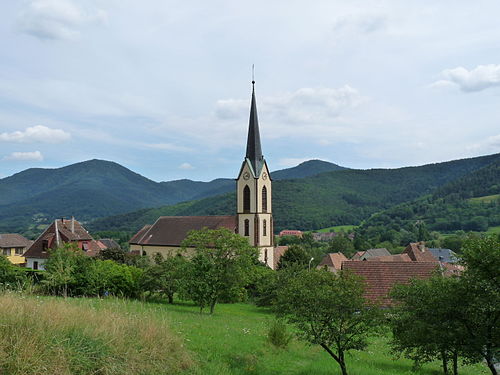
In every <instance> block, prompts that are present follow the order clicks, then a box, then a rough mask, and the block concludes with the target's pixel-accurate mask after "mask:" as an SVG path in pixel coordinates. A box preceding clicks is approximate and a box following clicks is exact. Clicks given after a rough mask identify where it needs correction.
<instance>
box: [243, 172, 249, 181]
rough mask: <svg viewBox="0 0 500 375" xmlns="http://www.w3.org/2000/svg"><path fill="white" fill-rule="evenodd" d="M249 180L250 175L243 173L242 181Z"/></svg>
mask: <svg viewBox="0 0 500 375" xmlns="http://www.w3.org/2000/svg"><path fill="white" fill-rule="evenodd" d="M249 178H250V173H248V172H245V173H243V179H245V180H248V179H249Z"/></svg>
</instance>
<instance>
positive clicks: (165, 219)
mask: <svg viewBox="0 0 500 375" xmlns="http://www.w3.org/2000/svg"><path fill="white" fill-rule="evenodd" d="M237 225H238V223H237V221H236V216H161V217H159V218H158V219H157V220H156V222H155V223H154V224H153V225H146V226H144V227H143V228H142V229H141V230H140V231H139V232H137V234H135V235H134V237H132V238H131V239H130V241H129V244H130V251H134V252H137V251H138V252H139V254H141V255H150V256H153V255H154V254H157V253H158V254H161V255H162V256H163V257H164V258H166V257H169V256H175V255H177V254H179V253H180V252H181V251H182V249H181V248H182V241H183V240H184V239H185V238H186V237H187V235H188V233H189V232H190V231H192V230H200V229H203V228H208V229H218V228H226V229H229V230H230V231H232V232H233V233H236V229H237Z"/></svg>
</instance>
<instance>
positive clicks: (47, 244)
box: [42, 240, 49, 251]
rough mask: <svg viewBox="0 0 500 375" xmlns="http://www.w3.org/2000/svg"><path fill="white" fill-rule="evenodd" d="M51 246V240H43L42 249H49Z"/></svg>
mask: <svg viewBox="0 0 500 375" xmlns="http://www.w3.org/2000/svg"><path fill="white" fill-rule="evenodd" d="M48 248H49V240H43V241H42V251H47V249H48Z"/></svg>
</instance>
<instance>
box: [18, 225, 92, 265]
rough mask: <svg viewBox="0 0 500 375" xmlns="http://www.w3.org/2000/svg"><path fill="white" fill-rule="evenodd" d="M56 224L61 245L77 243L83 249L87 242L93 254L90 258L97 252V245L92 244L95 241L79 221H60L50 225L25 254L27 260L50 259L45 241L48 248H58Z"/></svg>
mask: <svg viewBox="0 0 500 375" xmlns="http://www.w3.org/2000/svg"><path fill="white" fill-rule="evenodd" d="M56 222H57V231H58V232H59V238H60V243H61V244H62V243H67V242H75V243H77V244H78V245H79V247H80V248H81V246H82V243H83V242H87V244H88V248H89V249H90V250H91V253H89V255H90V256H92V255H93V252H94V251H97V248H96V247H95V246H96V244H93V243H92V242H94V239H93V238H92V236H91V235H90V234H89V233H88V232H87V231H86V230H85V228H84V227H83V226H82V225H81V224H80V223H79V222H78V221H76V220H71V219H70V220H65V219H59V220H56V221H55V222H53V223H52V224H51V225H49V227H48V228H47V229H45V231H44V232H43V233H42V234H41V235H40V237H38V238H37V239H36V240H35V242H34V243H33V244H32V245H31V246H30V248H29V249H28V250H27V251H26V252H25V253H24V256H25V257H26V258H41V259H45V258H48V257H49V253H48V252H47V251H43V241H47V245H48V246H47V247H48V248H49V249H55V248H56V247H57V236H56Z"/></svg>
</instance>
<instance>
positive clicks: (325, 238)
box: [312, 232, 338, 241]
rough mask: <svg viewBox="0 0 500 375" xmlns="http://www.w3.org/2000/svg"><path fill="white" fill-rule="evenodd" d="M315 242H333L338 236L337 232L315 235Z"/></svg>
mask: <svg viewBox="0 0 500 375" xmlns="http://www.w3.org/2000/svg"><path fill="white" fill-rule="evenodd" d="M312 235H313V239H314V241H331V240H333V239H334V238H335V237H337V236H338V233H335V232H317V233H313V234H312Z"/></svg>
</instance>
